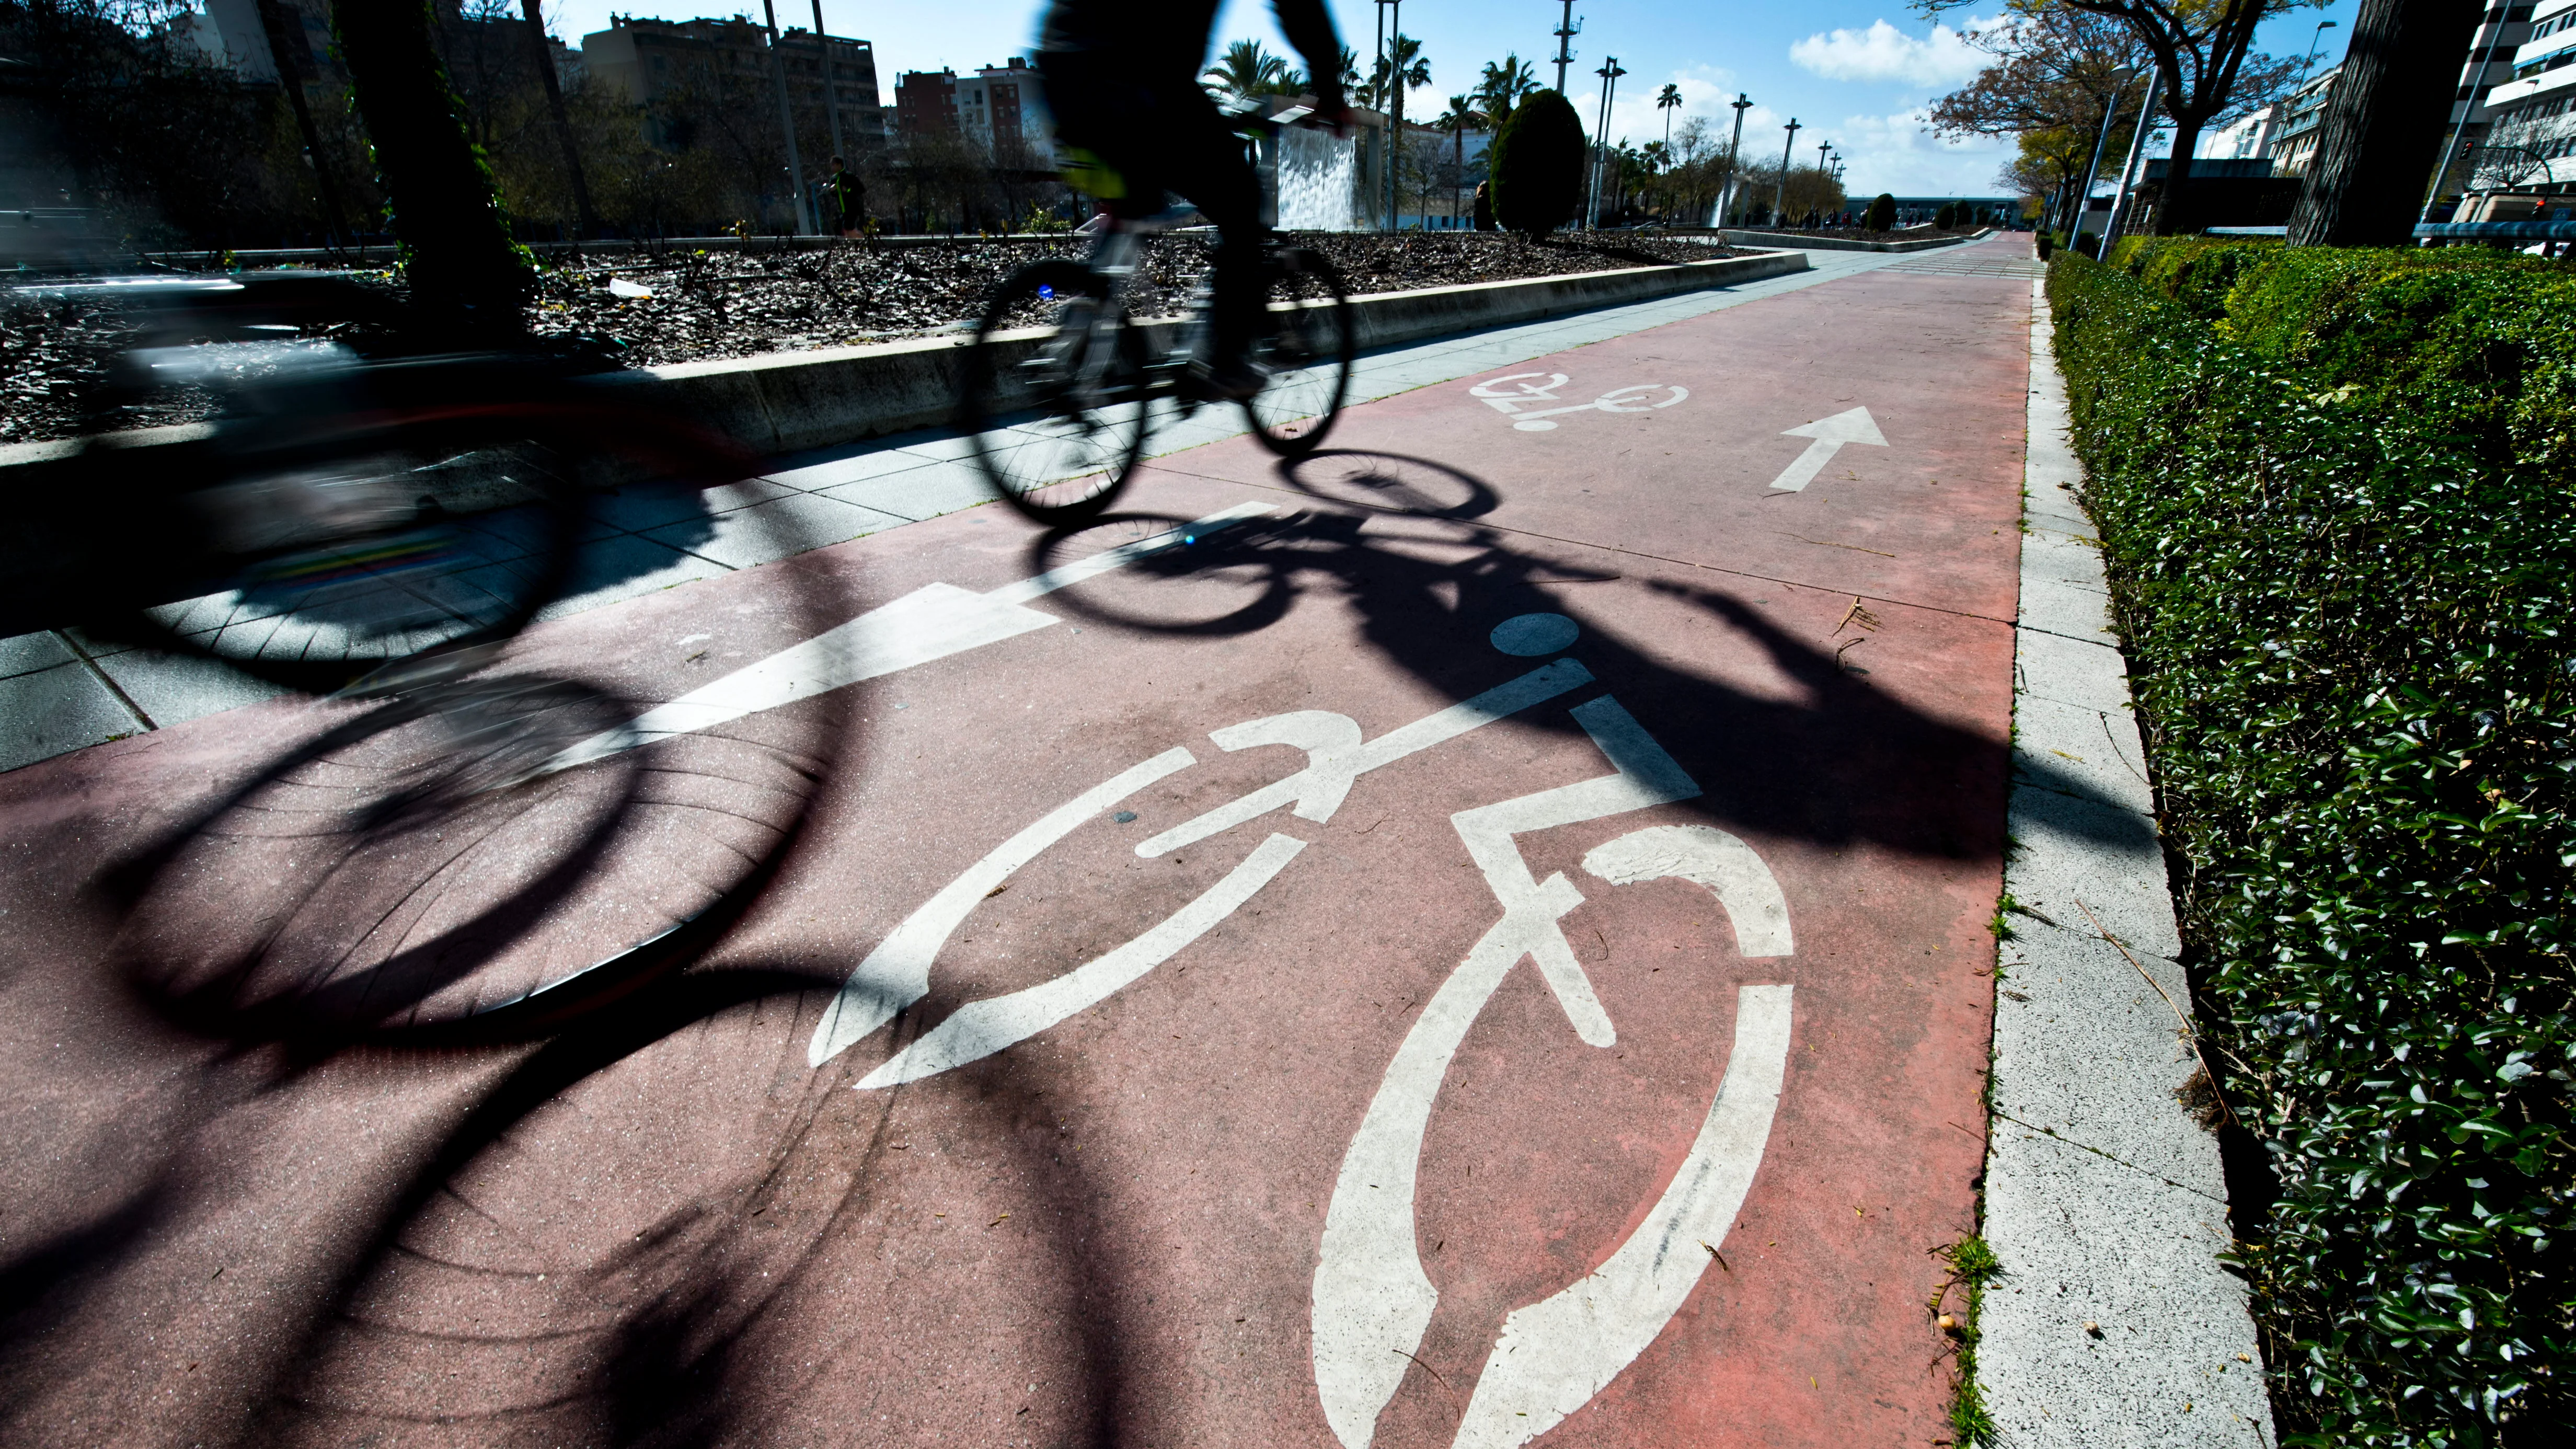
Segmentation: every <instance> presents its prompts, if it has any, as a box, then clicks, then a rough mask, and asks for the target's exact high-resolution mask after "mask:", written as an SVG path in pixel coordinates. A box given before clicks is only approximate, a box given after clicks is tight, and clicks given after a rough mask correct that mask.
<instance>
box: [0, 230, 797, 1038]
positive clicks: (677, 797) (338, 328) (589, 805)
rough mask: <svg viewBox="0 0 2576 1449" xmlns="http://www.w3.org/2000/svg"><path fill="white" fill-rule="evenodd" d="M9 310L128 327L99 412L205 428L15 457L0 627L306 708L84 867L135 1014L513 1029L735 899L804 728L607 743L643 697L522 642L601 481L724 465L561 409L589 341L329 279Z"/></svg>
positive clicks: (639, 688) (783, 809) (139, 293)
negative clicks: (130, 843)
mask: <svg viewBox="0 0 2576 1449" xmlns="http://www.w3.org/2000/svg"><path fill="white" fill-rule="evenodd" d="M20 297H21V302H22V305H24V304H27V303H33V304H35V305H43V304H45V303H46V302H49V301H55V300H69V299H72V298H74V297H77V298H78V299H79V300H82V301H86V302H92V303H95V302H98V301H100V300H102V299H109V300H112V301H113V302H115V303H116V304H118V305H120V306H121V308H122V310H124V311H125V312H126V313H127V314H128V315H129V316H131V317H133V318H134V319H135V321H136V324H137V326H138V329H139V336H138V345H136V346H135V347H134V348H132V349H131V350H130V351H128V352H127V353H126V354H124V356H123V357H122V358H121V359H120V360H119V362H118V363H117V366H116V370H115V373H114V375H113V376H112V377H111V379H110V385H109V388H108V389H107V391H106V393H105V395H104V402H105V405H106V407H107V408H111V409H112V408H117V407H125V406H131V405H133V404H134V403H135V402H136V401H138V400H142V399H147V398H150V397H152V396H154V395H156V394H166V393H168V392H170V391H171V390H174V389H180V388H201V389H206V390H208V391H210V392H211V393H212V395H213V396H214V398H215V400H216V404H217V411H216V415H215V416H214V418H213V419H212V420H211V421H210V422H208V423H206V424H202V425H198V426H196V427H194V428H192V429H190V430H188V433H187V435H186V436H183V437H182V438H180V439H179V440H177V441H161V440H154V441H150V442H148V443H138V442H137V441H136V440H135V439H134V438H133V437H132V436H131V435H126V436H120V435H118V434H115V433H108V432H103V433H98V434H96V435H94V436H92V437H91V438H90V439H89V440H87V441H86V442H85V443H84V444H82V445H81V446H80V447H79V448H78V449H77V450H76V451H74V452H72V453H71V454H69V455H68V456H65V457H63V458H61V459H59V460H57V461H56V462H54V463H52V464H50V465H48V468H47V476H46V477H45V478H44V479H43V480H42V483H41V484H40V485H39V486H37V487H34V488H31V489H30V490H29V491H28V493H27V495H26V497H25V498H24V500H22V502H21V505H20V507H21V511H22V513H23V515H24V518H25V523H24V527H25V529H26V533H25V535H24V542H23V543H22V549H21V552H22V556H24V557H26V558H29V559H31V560H34V561H36V563H35V566H31V567H27V568H23V569H19V570H16V571H14V576H13V577H12V579H11V580H10V582H9V583H8V584H7V585H6V586H5V592H0V612H5V614H6V615H7V622H8V624H9V625H10V626H11V627H10V628H9V629H8V632H11V633H16V632H21V631H24V630H27V629H30V628H54V629H69V630H75V631H77V633H78V634H79V635H80V636H82V637H84V638H86V639H87V640H89V641H90V642H91V644H92V645H94V646H95V647H97V648H100V649H115V648H120V647H136V648H146V649H153V650H159V651H163V652H165V653H169V654H176V655H181V656H187V657H191V658H194V659H196V660H199V661H202V662H205V663H211V664H216V665H220V666H222V667H223V668H225V669H228V670H231V671H236V672H238V673H239V674H242V675H247V676H250V677H252V678H254V679H257V680H260V681H263V682H265V683H266V684H268V685H271V686H273V687H276V688H279V689H283V690H287V691H294V692H300V693H302V694H305V695H309V696H313V697H314V700H315V703H314V706H313V708H312V709H311V710H309V711H307V712H306V713H305V714H304V715H303V716H302V717H301V721H300V725H299V727H298V728H296V729H292V730H289V731H287V732H286V733H287V734H288V735H289V736H290V738H289V741H288V742H287V743H286V745H285V747H284V748H283V749H282V750H277V751H274V752H273V754H272V756H271V757H270V758H268V759H267V761H266V762H265V763H264V764H262V765H260V766H259V767H258V768H256V769H255V770H253V771H251V772H250V773H249V774H248V777H247V778H245V779H238V780H236V781H234V782H233V783H232V784H230V785H229V786H228V787H226V788H224V789H223V790H221V791H220V792H219V794H218V796H217V798H215V799H214V800H212V801H211V802H209V803H207V804H205V805H203V806H201V807H200V808H198V809H196V810H194V811H193V812H191V813H189V814H188V816H187V818H186V819H185V820H184V821H183V823H181V824H180V825H179V826H178V827H177V828H176V829H173V830H170V831H168V832H166V833H165V834H164V835H163V836H162V837H161V838H160V839H158V840H157V841H155V842H154V843H152V844H150V845H148V846H147V847H145V848H142V849H140V850H137V851H135V852H133V853H132V854H130V855H129V856H127V857H126V858H125V859H124V860H122V861H121V862H120V863H119V864H118V865H116V866H115V867H114V868H112V869H111V870H109V871H108V872H106V873H105V875H104V876H103V878H102V882H101V884H102V886H103V887H104V890H105V893H106V895H107V897H108V899H109V900H110V901H111V902H112V903H113V904H114V905H115V906H116V907H117V908H118V909H119V910H121V911H122V912H123V917H124V919H123V927H122V936H121V938H120V943H119V946H118V948H117V955H118V958H119V961H120V964H121V965H122V966H123V968H124V970H125V971H126V973H127V975H128V977H129V979H131V980H132V981H133V983H134V984H135V985H136V986H137V987H138V988H139V989H141V990H142V991H143V993H144V994H145V995H146V996H147V998H149V999H150V1000H151V1001H152V1002H153V1003H154V1004H155V1005H156V1006H159V1007H161V1008H163V1009H165V1010H167V1011H169V1012H170V1013H172V1014H173V1015H175V1016H177V1017H179V1018H180V1019H182V1020H183V1021H185V1022H186V1023H187V1024H189V1025H191V1026H193V1027H196V1028H198V1029H201V1030H206V1031H209V1032H214V1033H218V1034H223V1035H233V1036H241V1035H250V1036H257V1037H311V1036H323V1037H329V1038H334V1039H346V1038H350V1037H371V1038H380V1037H384V1036H387V1035H393V1034H419V1033H423V1032H428V1033H437V1034H447V1035H454V1034H458V1033H461V1032H468V1031H471V1032H481V1033H494V1032H509V1031H520V1030H528V1029H538V1030H542V1029H544V1028H545V1027H547V1026H548V1025H550V1024H552V1023H555V1022H559V1021H561V1020H563V1019H565V1018H566V1017H567V1016H568V1015H569V1014H571V1013H574V1012H578V1011H580V1010H584V1009H587V1008H588V1007H589V1006H592V1005H595V1004H597V1003H598V1002H600V1001H602V1000H605V999H608V998H610V997H613V996H615V995H617V994H619V993H622V992H624V991H626V990H630V989H632V988H633V987H634V986H635V985H636V984H637V983H638V982H639V981H641V980H643V979H645V978H646V977H649V976H650V975H652V974H655V973H657V972H659V971H663V970H667V969H669V968H670V967H672V966H673V965H676V964H677V963H679V962H680V961H681V960H683V959H685V958H686V956H687V955H688V954H689V952H691V951H693V950H695V949H697V948H698V947H700V946H702V945H703V944H704V943H705V941H706V940H707V939H708V938H709V937H710V935H711V934H712V933H714V932H716V931H719V930H720V929H721V927H722V925H723V923H724V922H726V921H728V920H730V919H731V918H732V916H733V915H734V914H736V913H738V911H739V909H740V908H741V906H742V905H743V904H745V903H747V901H748V899H749V896H750V894H751V893H753V892H755V891H756V890H757V889H758V886H759V884H760V882H761V881H763V880H765V878H766V873H767V872H768V871H769V870H770V869H772V868H773V866H774V863H775V861H776V859H777V857H778V854H779V852H780V851H781V850H783V849H784V847H785V845H786V844H787V842H788V841H789V840H790V839H791V838H792V837H793V835H794V832H795V829H796V826H797V823H798V821H799V820H800V819H801V817H802V813H803V810H804V806H805V803H806V801H807V800H808V798H809V797H810V796H811V794H812V792H813V790H814V788H815V786H816V784H817V783H818V782H819V780H820V779H821V778H822V775H823V771H824V765H825V759H826V755H827V746H828V740H829V731H828V729H827V728H826V727H825V726H824V725H823V723H822V722H821V721H822V716H821V715H820V714H819V713H817V712H816V711H813V710H807V711H804V712H803V713H801V714H800V713H798V712H796V711H772V712H771V714H770V716H769V717H764V718H762V719H759V720H748V721H743V722H741V723H740V724H738V725H737V726H735V727H733V728H731V729H729V730H723V731H704V732H699V733H697V734H694V735H691V736H687V737H683V738H679V739H673V740H658V741H656V742H655V743H653V744H651V745H649V746H645V747H642V748H629V747H628V745H630V744H631V743H633V742H632V741H630V740H627V739H624V738H622V737H621V735H620V733H619V732H620V731H621V730H623V729H624V728H625V726H626V724H627V722H628V721H631V720H633V719H634V718H635V717H636V716H637V715H639V714H640V713H642V712H643V711H644V710H646V709H648V708H650V707H651V706H652V705H653V704H655V703H658V702H661V701H662V698H663V697H664V696H666V695H667V694H668V693H670V692H671V691H670V687H669V686H668V685H667V684H665V683H664V682H662V681H661V680H658V679H657V678H656V677H655V671H654V670H652V669H647V668H640V667H638V661H635V660H632V659H626V658H620V657H618V655H617V654H616V653H615V652H614V651H610V652H606V653H603V652H601V651H599V650H596V649H570V650H567V649H563V648H554V649H548V648H545V647H541V646H538V645H537V643H536V640H535V639H533V638H529V639H523V638H522V635H523V633H524V631H526V630H527V629H528V628H529V626H530V625H531V624H532V623H534V622H536V621H537V620H538V619H539V617H540V616H541V615H542V614H543V613H544V612H545V611H546V610H547V609H548V607H549V606H550V605H556V604H558V603H559V602H561V601H562V600H563V599H564V597H565V595H566V593H567V591H568V590H569V589H571V588H572V587H573V586H574V585H575V583H576V581H577V580H578V579H579V578H580V577H581V575H582V573H583V568H584V557H583V545H584V540H585V537H586V536H588V535H589V533H590V532H591V530H590V528H589V521H590V518H591V512H592V507H593V503H594V500H596V499H597V498H599V497H600V496H602V495H603V493H604V491H605V490H607V489H609V488H612V487H618V486H626V487H630V488H631V487H632V486H633V485H636V484H639V483H648V484H655V485H663V486H668V485H678V486H679V487H681V488H684V489H703V488H707V487H712V486H717V485H722V484H727V483H732V482H736V481H738V480H741V479H743V478H746V477H748V476H749V475H750V473H751V471H752V464H751V462H750V460H749V459H747V458H746V457H744V456H743V455H742V454H740V453H739V452H738V451H737V450H735V449H733V448H732V447H731V446H729V445H728V444H726V443H725V442H723V441H722V440H721V439H718V438H716V437H714V436H713V435H711V434H709V433H706V432H704V431H702V430H700V429H698V428H696V427H694V426H692V425H691V424H689V423H688V422H686V421H685V420H681V419H675V418H673V417H671V416H669V415H668V414H666V413H663V412H657V411H655V410H653V409H651V408H649V407H646V406H643V405H641V404H639V403H635V402H629V401H626V400H623V399H622V398H621V397H619V396H617V395H615V394H614V393H613V392H612V391H611V390H607V389H602V388H600V387H599V386H598V385H597V384H596V383H595V382H588V381H585V378H586V377H587V376H588V375H589V374H593V373H598V372H601V371H604V370H606V367H607V366H608V364H606V363H605V362H604V361H603V358H602V356H601V354H600V352H599V351H598V350H597V349H595V348H592V347H586V346H583V345H580V344H572V345H561V344H540V343H536V342H524V343H521V342H513V343H510V344H507V345H499V346H496V345H493V344H492V343H491V342H490V341H489V340H487V339H470V340H469V339H460V338H458V337H455V336H454V335H452V334H444V333H440V332H437V331H434V330H431V329H427V328H425V327H423V326H422V325H421V324H420V323H419V322H417V321H416V320H415V319H413V318H411V317H409V316H407V315H405V313H404V312H403V311H402V309H401V307H400V306H399V305H398V304H396V303H394V302H392V301H391V299H389V298H388V297H386V296H384V295H383V294H381V293H378V292H375V291H373V290H371V289H369V288H366V287H364V286H362V285H359V284H357V283H355V282H352V281H349V280H346V279H341V278H334V277H330V276H316V275H311V274H272V275H266V276H257V275H249V276H239V277H225V278H210V279H200V278H149V279H137V280H131V281H99V282H85V283H79V284H73V285H69V286H61V287H53V288H46V289H42V290H39V291H35V292H32V293H22V294H20ZM164 436H165V437H166V434H165V435H164ZM777 572H779V573H780V574H781V575H782V576H781V577H780V578H778V579H777V580H775V581H773V582H772V590H773V592H771V593H768V594H764V601H765V608H764V618H763V619H762V624H763V626H764V628H765V630H766V633H765V634H764V636H763V640H762V641H761V642H763V643H764V644H765V643H767V642H769V641H770V640H771V639H786V640H790V641H792V639H794V638H801V637H806V636H809V635H810V634H811V633H813V632H817V631H819V629H820V628H821V627H824V626H825V620H824V618H823V613H822V610H823V609H824V607H825V606H824V604H823V601H822V600H821V599H820V598H819V597H818V596H817V595H818V592H819V585H818V584H816V582H815V577H816V575H815V571H813V570H798V569H793V568H790V569H786V570H781V571H777ZM835 622H836V621H835ZM664 672H665V673H667V671H664ZM576 747H578V752H577V753H576ZM574 761H578V763H577V764H576V763H573V762H574Z"/></svg>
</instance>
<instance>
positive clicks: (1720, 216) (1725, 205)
mask: <svg viewBox="0 0 2576 1449" xmlns="http://www.w3.org/2000/svg"><path fill="white" fill-rule="evenodd" d="M1727 105H1729V106H1731V107H1733V108H1734V111H1735V135H1734V137H1733V138H1732V139H1730V140H1729V141H1728V142H1727V143H1726V195H1725V196H1724V197H1722V198H1720V199H1719V201H1718V205H1717V224H1718V225H1719V226H1721V227H1723V226H1724V225H1726V224H1727V222H1729V221H1731V220H1733V219H1734V213H1735V191H1736V187H1737V186H1738V185H1739V184H1741V182H1742V181H1743V173H1742V172H1740V171H1738V170H1737V169H1736V164H1735V163H1736V158H1737V156H1738V155H1739V154H1740V153H1741V151H1742V149H1743V146H1744V113H1745V112H1746V111H1749V110H1751V109H1752V108H1753V102H1751V101H1749V100H1746V99H1745V97H1744V92H1742V91H1737V92H1736V93H1735V99H1734V100H1731V101H1729V102H1727Z"/></svg>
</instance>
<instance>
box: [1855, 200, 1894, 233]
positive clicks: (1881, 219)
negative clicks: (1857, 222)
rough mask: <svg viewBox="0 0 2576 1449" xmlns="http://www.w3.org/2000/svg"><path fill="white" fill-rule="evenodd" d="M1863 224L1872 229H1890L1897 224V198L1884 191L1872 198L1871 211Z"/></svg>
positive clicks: (1863, 220)
mask: <svg viewBox="0 0 2576 1449" xmlns="http://www.w3.org/2000/svg"><path fill="white" fill-rule="evenodd" d="M1861 225H1862V226H1865V227H1867V228H1869V229H1870V230H1871V231H1889V230H1892V229H1894V227H1895V226H1896V198H1895V197H1893V196H1890V195H1888V194H1887V193H1886V192H1884V191H1882V192H1880V193H1879V194H1878V195H1876V196H1873V197H1871V198H1870V201H1869V212H1868V214H1867V215H1865V216H1863V217H1862V218H1861Z"/></svg>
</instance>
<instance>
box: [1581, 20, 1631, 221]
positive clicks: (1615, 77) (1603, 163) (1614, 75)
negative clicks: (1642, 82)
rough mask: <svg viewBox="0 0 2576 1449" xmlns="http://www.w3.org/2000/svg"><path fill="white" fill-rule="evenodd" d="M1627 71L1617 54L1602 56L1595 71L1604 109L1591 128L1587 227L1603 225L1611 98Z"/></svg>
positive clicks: (1608, 162)
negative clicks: (1602, 197) (1603, 179)
mask: <svg viewBox="0 0 2576 1449" xmlns="http://www.w3.org/2000/svg"><path fill="white" fill-rule="evenodd" d="M1627 73H1628V72H1627V71H1626V70H1624V69H1622V68H1621V67H1620V65H1619V57H1617V56H1615V55H1607V56H1603V57H1602V58H1601V68H1600V69H1599V70H1596V71H1594V72H1593V74H1594V75H1597V76H1599V77H1601V112H1600V117H1599V124H1597V125H1595V126H1594V127H1593V128H1592V203H1591V206H1590V208H1589V209H1588V210H1587V212H1586V213H1585V216H1584V221H1583V224H1584V226H1585V228H1586V229H1588V230H1597V229H1599V227H1600V225H1601V173H1602V172H1603V171H1604V170H1605V169H1607V168H1608V166H1609V164H1610V98H1611V96H1612V95H1614V94H1615V93H1617V91H1618V89H1619V77H1621V76H1623V75H1626V74H1627Z"/></svg>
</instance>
